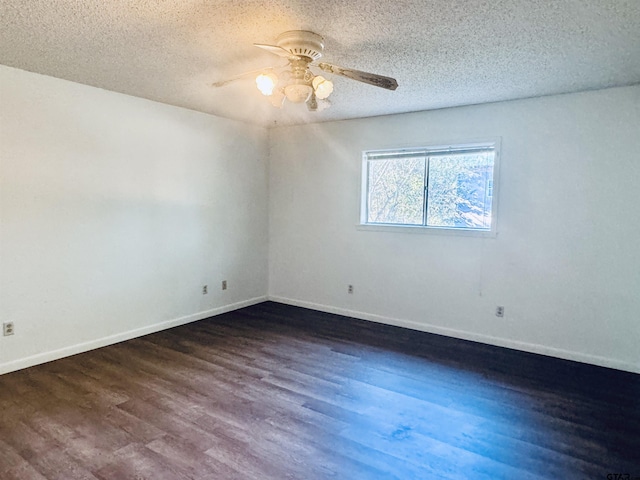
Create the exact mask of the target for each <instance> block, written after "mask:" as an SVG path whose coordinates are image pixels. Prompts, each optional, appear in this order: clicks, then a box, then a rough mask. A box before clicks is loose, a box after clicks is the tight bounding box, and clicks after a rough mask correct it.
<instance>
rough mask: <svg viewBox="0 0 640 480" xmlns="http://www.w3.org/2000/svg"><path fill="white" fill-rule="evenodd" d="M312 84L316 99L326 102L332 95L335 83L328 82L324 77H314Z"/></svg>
mask: <svg viewBox="0 0 640 480" xmlns="http://www.w3.org/2000/svg"><path fill="white" fill-rule="evenodd" d="M311 84H312V85H313V90H314V91H315V94H316V97H318V98H319V99H320V100H324V99H325V98H327V97H328V96H329V95H331V92H333V82H332V81H331V80H327V79H326V78H324V77H323V76H322V75H317V76H316V77H314V78H313V81H312V82H311Z"/></svg>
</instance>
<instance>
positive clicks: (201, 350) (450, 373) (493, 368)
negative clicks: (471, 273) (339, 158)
mask: <svg viewBox="0 0 640 480" xmlns="http://www.w3.org/2000/svg"><path fill="white" fill-rule="evenodd" d="M619 474H623V476H614V475H619ZM625 475H628V476H625ZM0 478H1V479H2V480H8V479H20V480H26V479H42V478H47V479H60V480H73V479H117V480H122V479H143V478H145V479H151V480H162V479H223V480H228V479H259V480H269V479H278V480H281V479H305V480H307V479H309V480H312V479H345V480H356V479H410V480H413V479H431V478H434V479H534V478H547V479H602V480H609V479H614V478H615V479H616V480H623V479H640V375H636V374H631V373H625V372H620V371H615V370H610V369H606V368H600V367H594V366H588V365H583V364H578V363H574V362H569V361H563V360H558V359H552V358H548V357H543V356H538V355H532V354H527V353H522V352H516V351H513V350H508V349H503V348H497V347H490V346H486V345H481V344H477V343H473V342H466V341H461V340H455V339H451V338H446V337H441V336H437V335H430V334H426V333H420V332H415V331H410V330H405V329H401V328H395V327H390V326H384V325H378V324H374V323H369V322H364V321H359V320H354V319H349V318H345V317H341V316H338V315H331V314H325V313H320V312H314V311H310V310H305V309H301V308H296V307H290V306H285V305H279V304H276V303H270V302H267V303H263V304H260V305H256V306H254V307H249V308H246V309H243V310H239V311H236V312H232V313H229V314H225V315H222V316H219V317H215V318H212V319H208V320H203V321H200V322H197V323H192V324H189V325H185V326H182V327H179V328H174V329H172V330H167V331H164V332H160V333H157V334H153V335H148V336H146V337H142V338H138V339H135V340H130V341H127V342H123V343H120V344H117V345H113V346H109V347H105V348H102V349H99V350H94V351H92V352H88V353H84V354H81V355H76V356H73V357H69V358H65V359H62V360H58V361H55V362H51V363H48V364H45V365H40V366H37V367H33V368H29V369H26V370H22V371H19V372H14V373H11V374H7V375H3V376H0Z"/></svg>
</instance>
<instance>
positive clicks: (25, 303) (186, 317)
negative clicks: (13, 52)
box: [0, 66, 268, 373]
mask: <svg viewBox="0 0 640 480" xmlns="http://www.w3.org/2000/svg"><path fill="white" fill-rule="evenodd" d="M267 142H268V134H267V131H266V130H265V129H262V128H258V127H251V126H247V125H244V124H241V123H237V122H232V121H228V120H224V119H220V118H216V117H212V116H209V115H204V114H201V113H196V112H193V111H189V110H183V109H179V108H175V107H171V106H167V105H161V104H158V103H154V102H150V101H147V100H142V99H138V98H134V97H129V96H125V95H121V94H117V93H113V92H107V91H104V90H99V89H96V88H92V87H88V86H84V85H79V84H76V83H71V82H67V81H63V80H59V79H54V78H51V77H45V76H41V75H36V74H33V73H28V72H25V71H21V70H16V69H12V68H8V67H4V66H0V162H1V163H0V220H1V227H0V228H1V230H0V318H1V319H2V321H3V322H6V321H9V320H11V321H14V322H15V328H16V333H15V335H14V336H12V337H2V336H0V373H3V372H7V371H11V370H15V369H18V368H22V367H25V366H28V365H32V364H36V363H40V362H43V361H46V360H50V359H53V358H58V357H61V356H64V355H68V354H72V353H76V352H79V351H83V350H87V349H90V348H93V347H97V346H101V345H104V344H108V343H113V342H115V341H118V340H122V339H125V338H130V337H133V336H136V335H140V334H143V333H147V332H151V331H155V330H158V329H161V328H166V327H169V326H172V325H176V324H180V323H185V322H188V321H192V320H196V319H200V318H205V317H207V316H210V315H213V314H216V313H220V312H222V311H226V310H230V309H233V308H237V307H239V306H242V305H246V304H251V303H254V302H257V301H260V300H262V299H264V298H266V294H267V244H268V242H267V233H268V227H267V222H268V212H267V205H266V203H267V200H266V199H267V184H268V182H267V167H268V159H267V152H268V144H267ZM223 279H226V280H228V282H229V289H228V290H227V291H225V292H222V291H221V290H220V284H221V281H222V280H223ZM204 284H208V286H209V289H210V293H209V294H208V295H202V294H201V287H202V285H204Z"/></svg>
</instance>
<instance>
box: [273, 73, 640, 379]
mask: <svg viewBox="0 0 640 480" xmlns="http://www.w3.org/2000/svg"><path fill="white" fill-rule="evenodd" d="M270 136H271V158H270V163H271V166H270V210H269V212H270V225H269V230H270V237H269V238H270V247H269V274H270V276H269V294H270V298H272V299H274V300H277V301H281V302H285V303H291V304H296V305H301V306H306V307H310V308H315V309H319V310H325V311H331V312H337V313H343V314H347V315H352V316H355V317H359V318H365V319H370V320H376V321H382V322H386V323H391V324H397V325H404V326H408V327H411V328H415V329H419V330H425V331H432V332H437V333H444V334H447V335H452V336H456V337H461V338H468V339H474V340H479V341H482V342H486V343H491V344H496V345H503V346H510V347H514V348H518V349H523V350H528V351H533V352H539V353H546V354H550V355H554V356H558V357H563V358H568V359H575V360H580V361H585V362H589V363H594V364H599V365H605V366H611V367H615V368H620V369H625V370H631V371H636V372H640V348H638V346H639V345H640V246H639V245H640V205H639V203H638V195H639V193H638V192H639V191H640V190H639V186H638V184H639V181H640V154H639V152H640V87H639V86H634V87H626V88H617V89H609V90H602V91H596V92H587V93H580V94H571V95H563V96H555V97H546V98H540V99H529V100H521V101H514V102H505V103H497V104H488V105H480V106H470V107H464V108H456V109H447V110H439V111H432V112H421V113H414V114H405V115H395V116H389V117H380V118H370V119H361V120H353V121H343V122H332V123H324V124H316V125H308V126H296V127H282V128H277V129H274V130H272V131H271V132H270ZM493 137H501V138H502V156H501V172H500V182H499V184H500V185H499V186H500V191H499V214H498V232H499V233H498V235H497V237H496V238H489V239H484V238H470V237H463V236H454V235H437V234H411V233H389V232H372V231H361V230H358V229H357V228H356V222H357V221H358V218H359V217H358V215H359V205H360V201H359V188H360V168H361V152H362V150H365V149H376V148H391V147H398V146H411V145H414V146H416V145H429V144H442V143H447V142H450V141H454V142H455V141H458V142H465V141H469V140H483V139H487V138H489V139H491V138H493ZM347 284H353V285H354V287H355V293H354V294H353V295H348V294H347ZM496 305H504V306H505V312H506V314H505V318H504V319H500V318H497V317H496V316H495V315H494V311H495V307H496Z"/></svg>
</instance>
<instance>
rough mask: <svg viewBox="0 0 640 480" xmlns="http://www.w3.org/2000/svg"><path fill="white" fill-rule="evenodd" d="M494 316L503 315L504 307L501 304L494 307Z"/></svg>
mask: <svg viewBox="0 0 640 480" xmlns="http://www.w3.org/2000/svg"><path fill="white" fill-rule="evenodd" d="M496 317H504V307H503V306H502V305H498V306H497V307H496Z"/></svg>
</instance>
